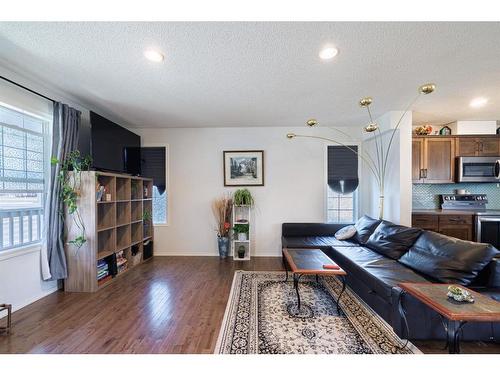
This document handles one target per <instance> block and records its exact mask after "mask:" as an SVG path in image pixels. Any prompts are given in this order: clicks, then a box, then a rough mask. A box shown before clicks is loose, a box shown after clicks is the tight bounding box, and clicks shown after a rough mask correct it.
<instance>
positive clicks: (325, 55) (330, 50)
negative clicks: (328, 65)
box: [319, 47, 339, 60]
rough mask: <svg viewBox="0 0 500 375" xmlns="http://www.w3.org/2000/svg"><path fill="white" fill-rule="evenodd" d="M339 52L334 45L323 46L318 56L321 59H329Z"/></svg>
mask: <svg viewBox="0 0 500 375" xmlns="http://www.w3.org/2000/svg"><path fill="white" fill-rule="evenodd" d="M338 53H339V50H338V49H337V48H335V47H326V48H323V49H322V50H321V51H320V53H319V58H320V59H321V60H330V59H333V58H334V57H335V56H337V54H338Z"/></svg>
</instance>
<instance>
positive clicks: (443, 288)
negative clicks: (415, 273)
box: [399, 283, 500, 354]
mask: <svg viewBox="0 0 500 375" xmlns="http://www.w3.org/2000/svg"><path fill="white" fill-rule="evenodd" d="M450 285H456V284H432V283H401V284H399V286H400V287H401V289H403V291H404V292H406V293H408V294H411V295H412V296H413V297H415V298H416V299H418V300H419V301H421V302H422V303H423V304H425V305H427V306H429V307H430V308H431V309H433V310H434V311H436V312H437V313H438V314H439V315H440V316H441V317H442V318H444V319H445V320H446V326H445V329H446V334H447V344H448V345H447V346H448V351H449V353H450V354H455V353H457V354H458V353H460V330H461V328H462V327H463V326H464V324H466V323H468V322H498V321H500V302H498V301H495V300H494V299H492V298H489V297H487V296H483V295H482V294H480V293H477V292H475V291H473V290H470V289H467V288H465V287H463V286H461V285H456V286H458V287H460V288H463V289H466V290H468V291H469V292H470V293H471V294H472V296H473V297H474V303H466V302H456V301H455V300H453V299H451V298H448V297H447V296H446V293H447V292H448V287H449V286H450ZM399 303H400V309H399V312H400V314H401V315H402V318H403V319H404V320H405V321H406V316H405V312H404V309H403V307H402V298H400V300H399Z"/></svg>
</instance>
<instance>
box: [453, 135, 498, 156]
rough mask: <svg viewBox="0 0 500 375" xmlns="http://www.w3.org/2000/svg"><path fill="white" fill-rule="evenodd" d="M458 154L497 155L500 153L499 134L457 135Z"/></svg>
mask: <svg viewBox="0 0 500 375" xmlns="http://www.w3.org/2000/svg"><path fill="white" fill-rule="evenodd" d="M456 147H457V155H456V156H497V155H500V142H499V139H498V136H495V135H493V136H487V137H467V136H462V137H461V136H457V137H456Z"/></svg>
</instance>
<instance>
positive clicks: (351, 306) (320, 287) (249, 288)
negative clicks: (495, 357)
mask: <svg viewBox="0 0 500 375" xmlns="http://www.w3.org/2000/svg"><path fill="white" fill-rule="evenodd" d="M291 279H292V277H291V275H290V277H289V279H288V282H285V272H255V271H236V272H235V275H234V279H233V285H232V288H231V293H230V296H229V301H228V304H227V307H226V312H225V314H224V320H223V322H222V326H221V330H220V333H219V338H218V340H217V345H216V348H215V353H219V354H389V353H394V354H412V353H421V352H420V351H419V350H418V349H417V348H416V347H415V346H414V345H413V344H412V343H410V342H407V341H406V340H401V339H400V338H399V337H398V336H397V335H396V334H395V333H394V332H393V331H392V328H391V327H390V326H389V325H388V324H387V323H386V322H385V321H384V320H383V319H382V318H380V317H379V316H378V315H377V314H376V313H375V312H374V311H373V310H372V309H371V308H370V307H369V306H368V305H366V304H365V303H364V302H363V301H362V300H361V299H360V298H359V297H358V296H357V295H356V294H355V293H354V292H352V291H351V290H350V289H349V288H347V289H346V290H345V292H344V293H343V294H342V298H341V300H340V308H341V312H340V314H339V313H338V312H337V305H336V300H337V296H338V293H339V292H340V290H341V287H342V285H341V283H340V281H339V280H337V278H335V277H320V278H319V281H318V282H317V281H316V278H315V277H314V276H303V277H302V278H301V279H300V284H299V290H300V296H301V300H302V307H301V309H300V311H298V309H297V297H296V294H295V289H294V288H293V282H292V281H291Z"/></svg>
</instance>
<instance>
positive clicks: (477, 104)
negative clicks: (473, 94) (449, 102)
mask: <svg viewBox="0 0 500 375" xmlns="http://www.w3.org/2000/svg"><path fill="white" fill-rule="evenodd" d="M487 103H488V99H487V98H483V97H480V98H475V99H472V100H471V101H470V103H469V105H470V106H471V107H472V108H481V107H484V106H485V105H486V104H487Z"/></svg>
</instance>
